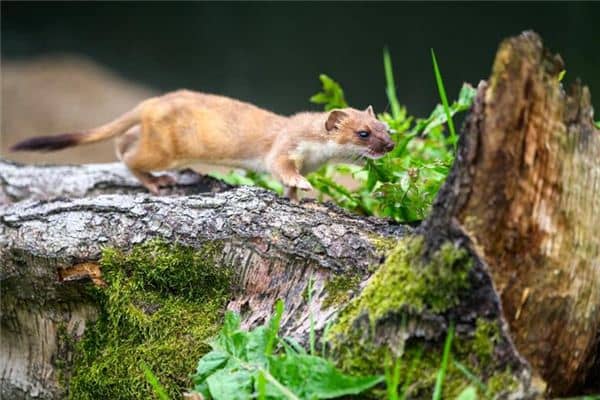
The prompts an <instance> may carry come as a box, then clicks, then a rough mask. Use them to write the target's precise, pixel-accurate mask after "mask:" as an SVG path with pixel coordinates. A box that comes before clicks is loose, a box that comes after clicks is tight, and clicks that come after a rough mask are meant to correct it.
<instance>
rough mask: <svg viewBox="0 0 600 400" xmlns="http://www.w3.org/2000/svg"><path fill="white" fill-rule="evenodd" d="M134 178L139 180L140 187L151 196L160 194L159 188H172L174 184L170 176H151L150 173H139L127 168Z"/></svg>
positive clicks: (173, 179)
mask: <svg viewBox="0 0 600 400" xmlns="http://www.w3.org/2000/svg"><path fill="white" fill-rule="evenodd" d="M128 168H129V170H130V171H131V173H132V174H133V175H135V177H136V178H138V179H139V180H140V182H141V183H142V185H144V187H145V188H146V189H148V190H149V191H150V192H151V193H152V194H156V195H158V194H160V188H161V187H164V186H173V185H174V184H175V183H176V180H175V178H173V177H172V176H170V175H166V174H164V175H157V176H155V175H152V174H151V173H150V172H144V171H139V170H136V169H132V168H131V167H128Z"/></svg>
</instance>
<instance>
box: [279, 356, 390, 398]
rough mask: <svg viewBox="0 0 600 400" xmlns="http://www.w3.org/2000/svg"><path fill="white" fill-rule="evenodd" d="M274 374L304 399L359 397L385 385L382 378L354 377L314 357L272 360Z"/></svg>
mask: <svg viewBox="0 0 600 400" xmlns="http://www.w3.org/2000/svg"><path fill="white" fill-rule="evenodd" d="M269 365H270V367H271V374H272V375H273V377H275V379H277V380H278V381H279V382H281V383H282V384H283V385H285V386H286V387H288V388H289V389H291V391H293V392H294V393H296V394H297V395H298V397H300V398H308V399H313V398H319V399H331V398H335V397H340V396H347V395H352V394H359V393H361V392H363V391H365V390H367V389H369V388H371V387H373V386H374V385H376V384H378V383H380V382H382V381H383V379H384V378H383V377H382V376H366V377H353V376H349V375H345V374H343V373H341V372H339V371H338V370H337V369H336V368H335V366H334V365H333V364H332V363H330V362H329V361H327V360H325V359H324V358H321V357H317V356H311V355H284V356H279V357H271V358H270V363H269Z"/></svg>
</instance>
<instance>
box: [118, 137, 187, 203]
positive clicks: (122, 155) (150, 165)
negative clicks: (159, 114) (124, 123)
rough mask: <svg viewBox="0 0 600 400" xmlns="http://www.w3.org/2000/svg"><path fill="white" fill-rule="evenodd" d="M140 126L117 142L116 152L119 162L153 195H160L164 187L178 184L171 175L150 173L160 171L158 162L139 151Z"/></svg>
mask: <svg viewBox="0 0 600 400" xmlns="http://www.w3.org/2000/svg"><path fill="white" fill-rule="evenodd" d="M140 134H141V131H140V128H139V126H136V127H133V128H131V129H130V130H129V131H127V133H125V134H124V135H122V136H121V137H119V138H118V139H117V141H116V151H117V157H118V158H119V160H121V161H123V163H125V165H126V166H127V168H129V170H130V171H131V173H132V174H133V175H134V176H135V177H136V178H138V179H139V181H140V182H141V183H142V185H144V187H145V188H146V189H148V190H149V191H150V192H151V193H153V194H156V195H157V194H159V191H160V188H161V187H163V186H172V185H174V184H175V183H176V180H175V178H173V177H172V176H170V175H158V176H154V175H152V174H151V173H150V172H149V171H150V170H152V169H160V167H159V166H158V167H157V165H159V164H160V163H159V162H157V161H158V160H153V159H152V158H149V157H144V156H143V154H140V151H139V146H138V145H139V140H140Z"/></svg>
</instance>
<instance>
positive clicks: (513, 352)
mask: <svg viewBox="0 0 600 400" xmlns="http://www.w3.org/2000/svg"><path fill="white" fill-rule="evenodd" d="M561 69H562V64H561V62H560V61H559V59H557V58H556V57H553V56H551V55H550V54H549V53H547V52H546V51H545V50H544V49H543V47H542V45H541V42H540V39H539V38H538V37H537V36H536V35H534V34H532V33H526V34H523V35H521V36H519V37H517V38H513V39H510V40H508V41H505V42H503V44H502V45H501V47H500V49H499V51H498V55H497V58H496V62H495V65H494V70H493V73H492V76H491V78H490V80H489V81H488V83H482V84H480V85H479V88H478V94H477V98H476V102H475V105H474V107H473V109H472V110H471V112H470V115H469V117H468V119H467V123H466V125H465V128H464V129H463V131H462V132H461V139H460V142H459V150H458V156H457V161H456V163H455V165H454V167H453V170H452V173H451V175H450V177H449V179H448V181H447V182H446V184H445V185H444V187H443V188H442V190H441V192H440V194H439V196H438V198H437V200H436V203H435V205H434V208H433V211H432V213H431V216H430V217H429V218H428V219H427V221H425V222H424V223H423V224H422V225H421V226H419V227H418V228H416V229H413V228H411V227H407V226H402V225H398V224H393V223H390V222H389V221H385V220H379V219H375V218H361V217H359V216H351V215H349V214H348V213H346V212H344V211H342V210H340V209H338V208H337V207H333V206H330V205H323V204H318V203H316V202H314V201H306V202H303V203H301V204H291V203H290V202H288V201H287V200H285V199H282V198H279V197H277V196H276V195H274V194H273V193H269V192H266V191H264V190H261V189H257V188H249V187H240V188H229V187H227V186H226V185H222V184H220V183H218V182H216V181H214V180H211V179H209V178H204V177H198V176H196V175H194V174H193V173H190V172H186V173H183V174H178V175H177V179H178V185H176V186H175V187H174V188H173V189H165V191H164V193H163V196H161V197H155V196H151V195H149V194H147V193H145V192H144V191H143V190H142V189H141V187H140V186H139V185H137V183H136V182H135V181H134V180H133V179H132V178H131V177H129V176H128V175H127V172H126V170H125V169H124V168H123V167H121V166H118V165H114V164H113V165H104V166H97V165H96V166H81V167H78V166H72V167H27V166H20V165H16V164H12V163H8V162H3V163H2V164H1V165H0V203H3V204H2V205H0V267H1V269H0V273H1V275H0V283H1V284H2V308H1V312H2V314H1V320H0V322H1V324H2V325H1V327H2V329H1V332H0V333H1V338H2V340H1V342H0V346H1V348H0V350H1V353H0V354H1V355H0V370H1V371H2V373H1V375H0V376H1V378H0V379H1V382H0V383H1V385H2V388H1V393H0V394H2V396H3V397H6V398H58V397H61V396H63V395H64V394H65V390H68V388H69V382H68V380H69V378H70V375H69V373H68V370H69V364H70V363H72V357H73V356H74V355H73V354H71V353H72V352H73V349H74V347H73V346H71V345H69V343H70V342H69V341H70V340H73V339H74V340H75V341H77V340H79V339H81V337H82V335H84V334H85V332H86V330H89V328H88V326H89V324H90V322H91V321H94V320H95V319H97V318H98V315H99V314H100V313H102V312H106V310H102V309H101V306H100V304H98V303H96V302H95V298H94V297H93V296H90V295H89V288H90V287H96V286H98V287H103V286H110V285H111V283H114V282H115V281H112V280H110V279H109V280H108V281H107V280H106V279H105V278H106V276H107V275H106V274H105V273H106V272H108V270H114V268H115V265H117V264H118V263H117V264H115V263H114V262H113V261H114V260H115V259H120V257H121V256H118V255H117V256H115V255H114V254H119V252H128V251H131V250H133V251H134V252H135V251H137V252H138V253H140V252H141V253H144V251H149V250H147V249H148V248H146V247H140V246H144V243H148V242H149V241H150V242H151V241H152V240H153V239H160V240H161V243H167V244H177V246H183V248H186V249H191V250H193V251H197V252H198V253H197V254H200V256H201V258H202V263H201V265H204V266H205V267H207V268H217V269H220V268H222V269H227V270H229V271H231V272H232V279H231V282H230V283H231V285H230V290H231V292H230V294H229V295H228V304H227V308H229V309H233V310H236V311H238V312H240V313H241V314H242V317H243V321H244V325H245V326H246V327H249V326H255V325H257V324H259V323H262V322H263V321H264V320H265V319H266V318H267V317H268V316H269V315H270V313H271V307H272V305H273V303H274V301H275V300H276V299H277V298H282V299H283V300H284V301H285V305H286V314H285V316H284V319H283V334H285V335H292V336H294V337H296V338H297V339H298V340H300V341H301V342H302V343H306V342H307V339H308V332H309V331H310V325H311V323H310V321H311V319H312V320H313V321H314V325H315V327H316V329H317V332H318V335H319V336H321V334H322V335H323V337H324V338H325V339H327V343H328V344H327V345H326V346H327V347H328V348H329V349H330V354H332V355H333V356H334V357H336V359H337V361H338V363H339V364H340V365H341V366H342V367H344V368H345V369H346V370H348V371H358V372H376V373H382V372H383V369H384V368H385V367H389V366H391V365H392V364H395V363H397V362H401V363H402V376H407V375H409V371H410V370H411V367H410V365H412V364H413V363H414V362H415V360H417V361H418V363H419V368H418V373H417V374H416V375H418V376H415V378H414V383H413V384H411V385H410V387H409V390H410V394H411V396H412V397H416V398H419V397H427V396H429V397H430V390H431V388H432V386H433V381H434V379H435V374H436V371H437V368H438V366H439V353H440V350H441V347H442V345H443V341H444V338H445V336H446V332H447V330H448V327H449V326H450V325H453V324H454V325H455V326H456V339H455V342H454V356H455V359H456V360H457V361H460V362H459V363H456V364H451V365H450V367H449V370H448V379H447V382H448V384H447V385H446V386H445V387H444V395H445V398H452V395H453V394H456V393H458V392H459V391H460V390H461V389H462V388H464V387H465V386H466V385H469V384H470V383H471V381H469V379H468V378H465V373H464V368H462V367H464V366H466V367H467V368H468V369H470V370H471V371H472V372H475V373H476V374H477V375H478V376H480V377H481V379H482V380H483V381H484V385H485V388H479V390H480V391H483V392H485V394H486V395H487V396H489V397H495V396H497V397H505V398H515V399H518V398H532V397H535V396H536V395H540V394H541V393H542V392H543V391H546V393H547V394H551V395H554V394H580V393H584V392H589V391H593V390H599V391H600V387H599V383H598V382H599V381H600V379H598V376H597V371H598V370H600V361H599V360H600V355H599V354H598V353H599V352H598V343H599V340H600V334H599V333H600V288H599V285H600V263H599V258H598V257H599V248H600V246H599V244H598V240H600V239H599V238H598V235H594V233H595V230H594V226H595V225H597V217H596V218H595V216H594V215H593V213H592V211H593V210H598V209H600V204H599V203H598V201H599V200H598V196H594V195H595V194H596V195H597V191H598V187H599V186H600V185H599V182H600V180H599V176H600V158H599V157H598V156H599V155H600V150H599V149H600V143H599V140H600V134H599V132H598V130H597V129H596V128H594V126H593V122H592V118H593V115H592V109H591V106H590V96H589V92H588V91H587V89H586V88H583V87H581V86H580V85H579V84H575V85H574V86H573V89H571V92H570V94H569V95H567V94H565V93H564V91H563V90H562V87H561V84H560V83H559V81H558V74H559V72H560V70H561ZM57 196H60V197H57ZM207 246H208V247H207ZM104 248H110V249H112V250H111V251H112V252H114V251H116V252H117V253H114V254H113V253H110V254H109V255H108V256H107V254H106V252H105V254H104V257H103V256H102V249H104ZM136 249H137V250H136ZM139 249H142V250H139ZM186 257H187V256H186ZM101 259H102V261H100V260H101ZM185 259H186V260H188V258H185ZM191 259H194V258H193V257H192V258H191ZM157 263H158V264H160V265H163V264H169V263H172V260H171V261H169V260H167V261H164V260H163V261H160V262H157ZM192 264H194V263H193V262H192ZM118 265H121V264H118ZM174 265H176V266H177V267H180V266H181V265H184V264H182V263H181V262H175V263H174ZM194 265H196V264H194ZM198 265H200V264H198ZM148 271H151V270H146V272H147V273H148ZM165 276H166V277H169V276H171V275H168V274H166V275H165ZM153 279H159V278H157V277H154V278H153ZM155 283H156V282H153V283H152V285H155ZM159 286H160V285H159ZM173 286H174V287H175V286H181V287H185V285H183V286H182V285H181V284H180V283H178V282H173ZM309 286H312V288H313V290H312V293H311V296H307V288H308V287H309ZM194 293H196V292H194ZM211 293H212V292H211ZM152 296H154V294H153V295H152ZM309 297H310V299H311V301H310V303H309V301H308V299H309ZM203 301H204V300H203ZM132 304H133V306H132V307H129V306H127V307H129V308H130V309H134V311H135V310H137V311H135V313H137V314H135V315H136V316H137V315H138V314H139V315H141V316H143V315H152V314H154V313H156V307H155V306H154V305H153V304H151V302H147V301H142V302H141V303H140V302H139V299H138V302H137V303H136V302H134V303H132ZM127 307H126V308H127ZM130 311H131V310H129V311H127V312H130ZM330 321H331V322H333V325H329V324H328V322H330ZM65 333H66V334H65ZM65 353H66V354H65ZM398 360H399V361H398ZM195 361H196V360H189V362H190V366H189V369H188V371H189V372H191V370H192V369H193V365H194V363H195ZM397 365H400V364H397ZM461 366H462V367H461ZM186 368H187V367H186ZM64 371H67V372H66V373H65V372H64ZM62 374H66V377H65V376H64V375H62ZM595 374H596V375H595ZM532 377H533V378H534V379H533V382H532V379H531V378H532ZM74 379H76V380H77V377H75V378H74ZM65 380H66V382H65ZM183 381H185V376H184V378H183ZM77 382H79V383H78V384H81V382H82V381H81V379H79V380H77ZM84 383H85V382H84ZM81 385H83V384H81ZM71 389H72V388H71ZM140 396H141V397H140V398H145V396H147V394H144V393H140Z"/></svg>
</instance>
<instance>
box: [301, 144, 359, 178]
mask: <svg viewBox="0 0 600 400" xmlns="http://www.w3.org/2000/svg"><path fill="white" fill-rule="evenodd" d="M358 154H359V149H357V146H354V145H341V144H338V143H336V142H334V141H328V142H316V141H305V142H301V143H300V144H299V145H298V147H296V149H295V150H294V151H293V152H292V153H291V154H290V156H291V157H292V158H293V159H296V160H298V161H300V162H301V164H302V171H301V172H302V174H306V173H308V172H312V171H315V170H316V169H318V168H319V167H320V166H321V165H323V164H325V163H326V162H327V161H348V160H350V159H352V158H353V157H356V156H357V155H358Z"/></svg>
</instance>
